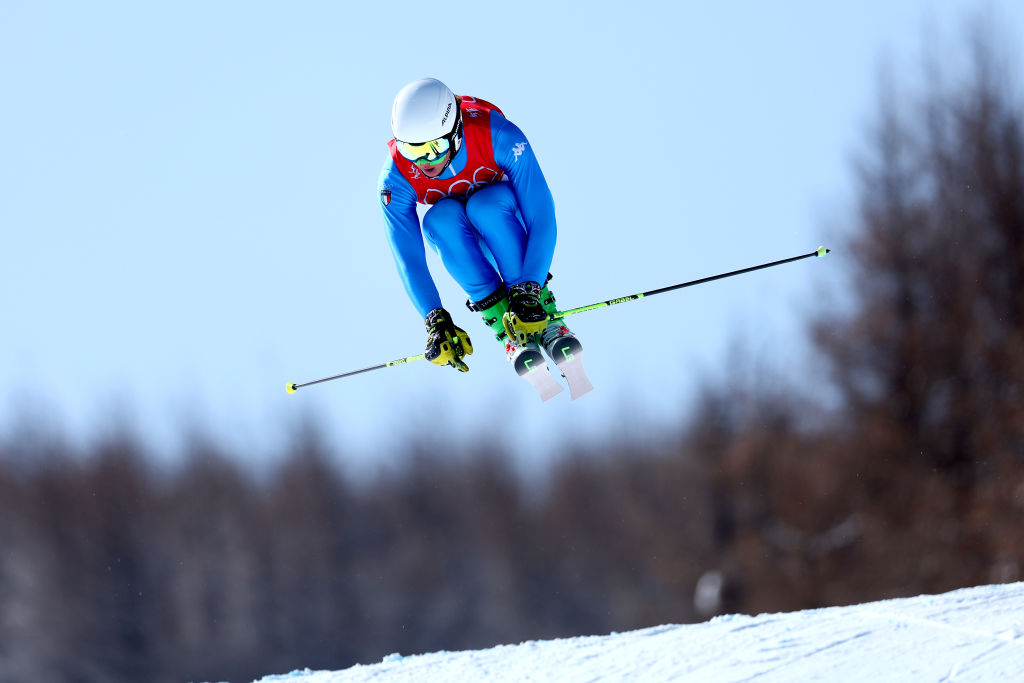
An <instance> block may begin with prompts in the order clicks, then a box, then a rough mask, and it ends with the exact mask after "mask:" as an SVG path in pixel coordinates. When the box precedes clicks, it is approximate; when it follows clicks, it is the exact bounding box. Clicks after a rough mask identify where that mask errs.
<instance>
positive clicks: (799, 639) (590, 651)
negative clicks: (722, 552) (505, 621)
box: [260, 583, 1024, 683]
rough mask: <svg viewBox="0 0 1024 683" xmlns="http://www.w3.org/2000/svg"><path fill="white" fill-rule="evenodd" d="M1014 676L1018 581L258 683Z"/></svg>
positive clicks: (1018, 663) (1022, 614) (1019, 627)
mask: <svg viewBox="0 0 1024 683" xmlns="http://www.w3.org/2000/svg"><path fill="white" fill-rule="evenodd" d="M752 679H757V680H764V681H783V680H784V681H796V680H828V681H872V682H873V683H874V682H877V681H1024V583H1014V584H1006V585H997V586H982V587H978V588H967V589H963V590H959V591H954V592H952V593H946V594H944V595H936V596H929V595H926V596H920V597H916V598H907V599H901V600H888V601H884V602H875V603H868V604H864V605H857V606H853V607H833V608H828V609H819V610H810V611H805V612H794V613H789V614H762V615H760V616H756V617H749V616H741V615H729V616H721V617H716V618H714V619H712V620H711V621H708V622H706V623H703V624H694V625H688V626H659V627H656V628H648V629H644V630H641V631H633V632H630V633H613V634H611V635H608V636H592V637H581V638H570V639H565V640H551V641H537V642H526V643H522V644H520V645H504V646H500V647H495V648H492V649H490V650H479V651H471V652H436V653H433V654H426V655H417V656H411V657H403V656H401V655H399V654H393V655H390V656H388V657H386V658H385V659H384V661H383V662H381V663H379V664H373V665H357V666H354V667H352V668H350V669H346V670H344V671H337V672H329V671H317V672H314V671H308V670H307V671H294V672H292V673H289V674H284V675H277V676H267V677H266V678H263V679H262V680H261V682H260V683H270V682H271V681H278V682H280V681H284V682H285V683H342V682H343V681H344V682H348V681H370V680H373V681H482V680H486V681H678V680H686V681H690V680H693V681H747V680H752Z"/></svg>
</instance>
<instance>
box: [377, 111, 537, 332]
mask: <svg viewBox="0 0 1024 683" xmlns="http://www.w3.org/2000/svg"><path fill="white" fill-rule="evenodd" d="M475 101H476V100H474V99H473V98H466V97H464V98H462V104H461V109H462V113H463V117H464V119H465V117H466V116H467V102H468V103H470V104H471V103H473V102H475ZM469 115H476V114H475V113H474V112H473V111H472V110H470V111H469ZM467 133H468V131H467ZM489 135H490V143H491V145H490V146H491V149H492V150H493V160H492V161H493V162H494V164H496V165H497V167H498V169H497V172H496V173H495V174H494V175H493V176H491V177H489V178H486V179H485V180H483V181H479V182H477V181H476V180H474V182H473V183H472V187H470V188H469V189H470V192H469V193H468V194H466V193H462V194H461V196H460V193H458V192H456V191H453V192H452V194H451V195H450V196H446V197H444V198H442V199H440V200H438V201H436V203H433V205H432V206H430V208H429V209H427V211H426V213H425V214H424V216H423V225H422V229H421V226H420V220H419V216H418V213H417V210H416V207H417V202H418V197H417V191H416V189H415V188H414V185H413V183H412V182H411V180H410V179H415V178H416V177H417V176H419V177H422V175H421V174H419V173H418V171H417V170H416V169H415V167H414V165H413V164H412V162H409V161H405V160H404V159H402V158H401V157H397V158H396V156H395V155H392V156H391V157H389V158H388V160H387V162H386V163H385V164H384V168H383V169H382V170H381V174H380V180H379V182H378V192H379V194H380V199H381V207H382V209H383V212H384V222H385V224H386V229H387V237H388V242H389V244H390V246H391V251H392V254H393V255H394V258H395V264H396V265H397V267H398V272H399V274H400V275H401V277H402V282H403V284H404V285H405V290H406V292H407V293H408V295H409V298H410V300H411V301H412V303H413V306H415V308H416V310H417V311H418V312H419V314H420V315H421V316H423V317H426V315H427V313H429V312H430V311H431V310H433V309H435V308H441V307H442V304H441V298H440V295H439V294H438V291H437V286H436V285H435V284H434V280H433V278H432V277H431V275H430V271H429V270H428V268H427V260H426V251H425V249H424V245H423V238H424V237H425V238H426V241H427V243H429V244H430V246H431V248H433V249H434V251H436V252H437V253H438V255H439V256H440V257H441V262H442V263H443V264H444V267H445V268H446V269H447V270H448V272H449V273H450V274H451V276H452V277H453V278H454V279H455V281H456V282H457V283H458V284H459V286H460V287H461V288H462V289H463V290H464V291H465V292H466V295H467V296H468V297H469V298H470V300H471V301H480V300H482V299H484V298H486V297H487V296H489V295H490V294H492V293H494V291H495V290H497V289H498V287H499V286H500V285H501V283H502V282H504V283H505V284H506V285H507V286H512V285H515V284H518V283H520V282H528V281H533V282H539V283H540V284H544V282H545V279H546V278H547V274H548V270H549V268H550V267H551V259H552V256H553V254H554V251H555V239H556V233H557V231H556V227H555V204H554V200H553V199H552V197H551V192H550V190H549V189H548V185H547V182H546V181H545V180H544V175H543V173H541V170H540V166H539V165H538V163H537V158H536V156H535V155H534V153H533V148H532V146H531V145H530V143H529V141H528V140H527V139H526V136H525V135H523V132H522V131H521V130H519V128H518V127H517V126H516V125H515V124H514V123H512V122H511V121H509V120H508V119H506V118H505V117H504V116H503V115H502V114H501V113H500V111H499V110H498V109H497V108H494V109H492V110H490V127H489ZM478 139H479V138H478ZM463 140H464V142H463V144H462V147H461V148H460V149H459V152H458V153H457V154H456V155H455V158H454V159H453V160H452V162H451V163H450V164H449V166H448V168H446V169H445V170H444V172H443V173H442V175H441V178H442V179H443V178H454V177H455V176H457V175H459V174H460V173H462V172H463V170H464V169H465V168H466V165H467V161H468V160H469V159H470V158H471V157H473V156H475V157H477V158H479V155H480V152H479V150H476V152H475V154H474V155H471V154H470V149H469V148H470V144H471V143H472V140H471V136H470V135H469V134H466V135H465V136H464V138H463ZM482 147H486V145H482ZM399 164H401V166H402V167H403V168H399ZM489 170H490V169H489ZM474 178H475V175H474ZM452 187H453V188H454V187H455V184H453V185H452ZM463 189H465V188H463ZM431 199H433V197H432V198H431ZM423 203H426V202H423Z"/></svg>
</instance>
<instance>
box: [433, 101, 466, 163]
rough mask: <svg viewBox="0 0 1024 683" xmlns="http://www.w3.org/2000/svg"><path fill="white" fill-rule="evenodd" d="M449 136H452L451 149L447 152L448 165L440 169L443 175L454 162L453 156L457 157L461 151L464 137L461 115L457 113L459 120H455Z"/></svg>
mask: <svg viewBox="0 0 1024 683" xmlns="http://www.w3.org/2000/svg"><path fill="white" fill-rule="evenodd" d="M451 136H452V140H451V147H450V150H449V152H448V163H446V164H445V165H444V168H442V169H441V173H444V172H445V171H447V170H448V167H449V166H451V164H452V162H453V161H455V155H457V154H458V153H459V150H461V149H462V140H463V138H464V137H465V135H464V133H463V130H462V113H461V112H459V118H458V119H456V120H455V128H453V129H452V132H451ZM439 175H440V174H439Z"/></svg>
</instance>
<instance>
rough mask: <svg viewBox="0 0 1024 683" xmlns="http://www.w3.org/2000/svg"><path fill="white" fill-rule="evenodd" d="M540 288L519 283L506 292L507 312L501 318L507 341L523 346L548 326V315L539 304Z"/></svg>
mask: <svg viewBox="0 0 1024 683" xmlns="http://www.w3.org/2000/svg"><path fill="white" fill-rule="evenodd" d="M540 293H541V286H540V284H539V283H537V282H520V283H519V284H517V285H512V287H511V288H510V289H509V291H508V301H509V306H508V312H507V313H505V316H504V317H503V318H502V324H503V325H504V326H505V333H506V334H507V335H508V336H509V339H514V340H516V341H517V342H519V343H520V344H524V343H526V342H527V341H529V340H530V338H531V337H533V336H535V335H538V334H540V333H541V332H543V331H544V330H545V328H547V326H548V314H547V313H546V312H545V311H544V307H543V306H542V305H541V303H540Z"/></svg>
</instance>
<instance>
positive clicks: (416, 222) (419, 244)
mask: <svg viewBox="0 0 1024 683" xmlns="http://www.w3.org/2000/svg"><path fill="white" fill-rule="evenodd" d="M377 185H378V187H377V190H378V193H379V194H380V196H381V208H382V209H383V212H384V224H385V226H386V233H387V237H388V244H389V245H391V253H392V255H393V256H394V258H395V265H396V266H397V267H398V274H399V276H401V278H402V284H403V285H404V286H405V291H406V293H407V294H408V295H409V300H410V301H412V305H413V306H414V307H415V308H416V310H417V312H419V314H420V315H421V316H422V317H424V318H426V317H427V313H429V312H430V311H432V310H434V309H435V308H441V296H440V295H439V294H438V292H437V286H436V285H435V284H434V279H433V278H432V277H431V276H430V270H429V269H428V268H427V255H426V251H425V249H424V247H423V234H422V232H421V231H420V219H419V216H417V215H416V193H415V192H414V191H413V189H412V186H411V185H409V182H408V181H407V180H405V178H403V177H402V176H401V174H400V173H399V172H398V171H397V170H395V167H394V164H393V163H392V162H391V161H390V160H389V161H388V163H387V164H385V166H384V169H383V170H382V171H381V174H380V181H379V182H378V183H377ZM386 192H387V193H390V195H385V193H386ZM385 197H389V200H388V201H387V203H385V201H384V199H385Z"/></svg>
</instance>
